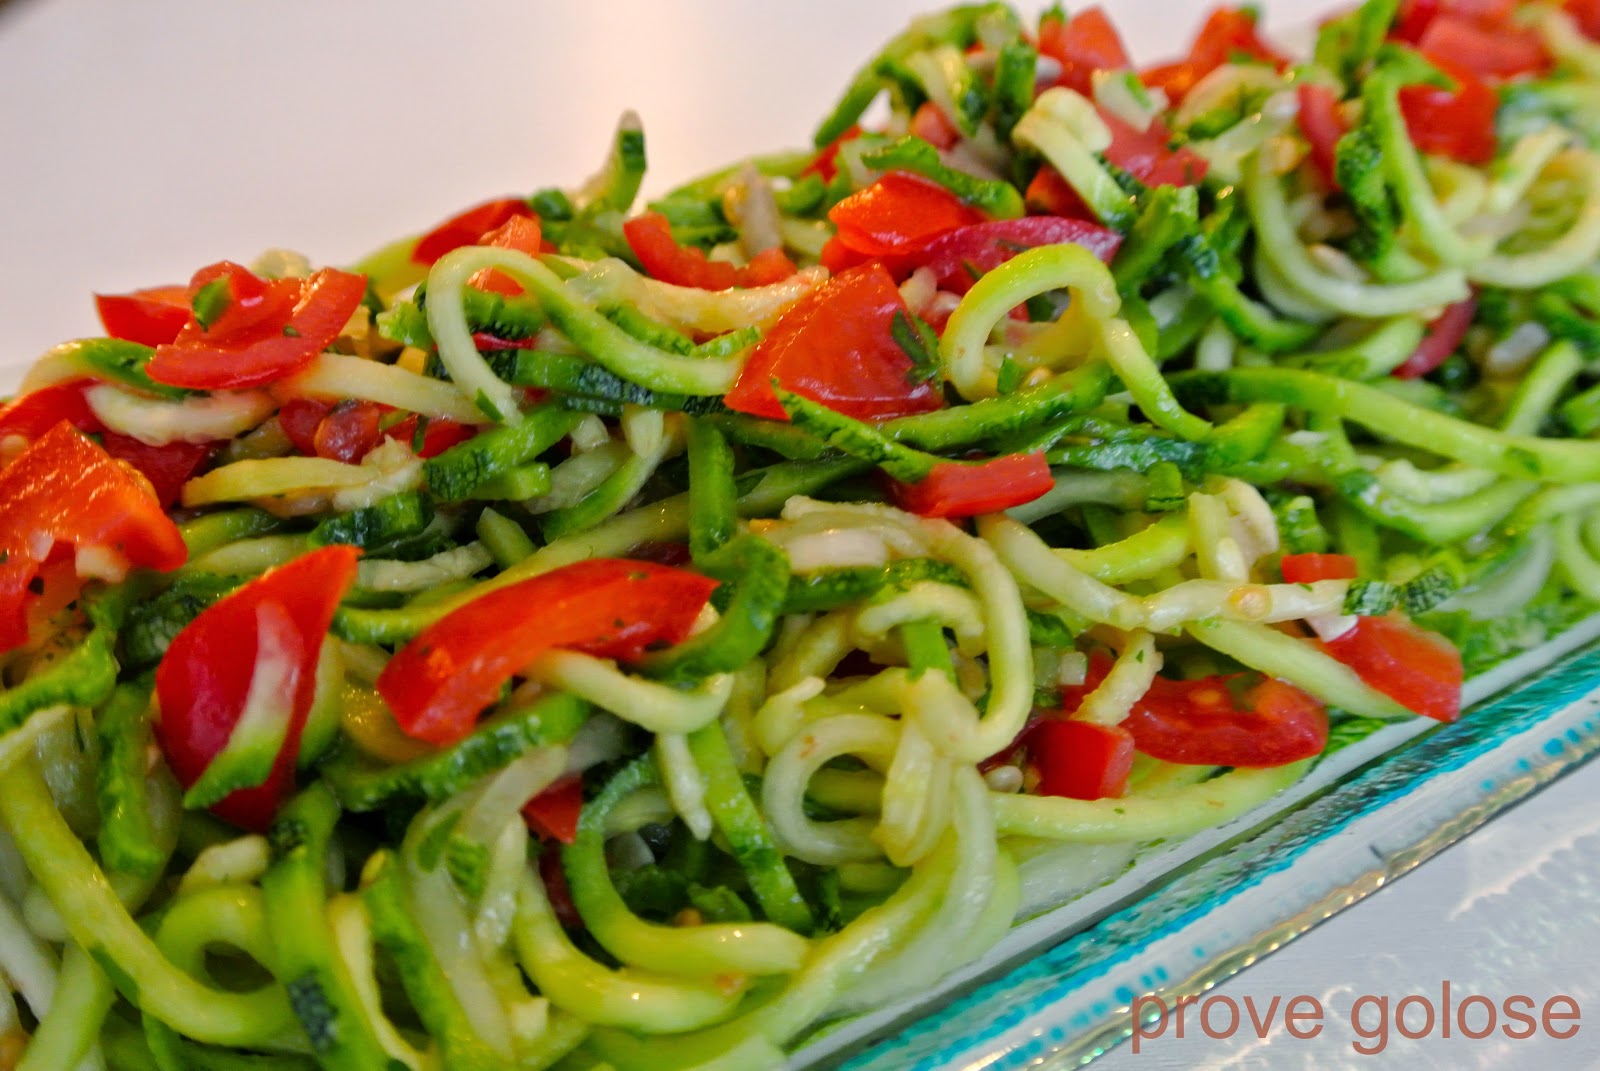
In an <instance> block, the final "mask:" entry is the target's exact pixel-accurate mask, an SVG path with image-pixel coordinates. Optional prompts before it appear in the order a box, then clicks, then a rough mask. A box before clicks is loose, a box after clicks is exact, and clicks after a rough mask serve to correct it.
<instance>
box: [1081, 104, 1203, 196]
mask: <svg viewBox="0 0 1600 1071" xmlns="http://www.w3.org/2000/svg"><path fill="white" fill-rule="evenodd" d="M1100 118H1102V119H1104V120H1105V123H1106V126H1108V127H1110V128H1111V146H1110V147H1109V148H1107V149H1106V160H1107V161H1109V162H1110V163H1112V164H1115V165H1116V166H1117V167H1120V168H1122V170H1124V171H1126V172H1128V173H1129V174H1130V175H1132V176H1133V177H1134V178H1136V179H1138V180H1139V181H1140V182H1142V183H1144V184H1145V185H1146V186H1194V185H1198V184H1199V182H1200V180H1201V179H1203V178H1205V177H1206V168H1207V167H1208V166H1209V165H1207V163H1206V161H1205V158H1204V157H1202V156H1199V155H1197V154H1195V153H1193V152H1190V151H1189V150H1188V149H1174V148H1172V146H1171V142H1172V131H1170V130H1168V129H1167V125H1166V124H1165V123H1163V122H1162V121H1161V120H1159V119H1157V120H1155V121H1154V122H1152V123H1151V124H1150V126H1149V127H1148V128H1146V129H1145V130H1142V131H1140V130H1135V129H1134V128H1133V127H1131V126H1129V125H1128V124H1127V123H1124V122H1123V121H1122V120H1121V119H1118V118H1117V117H1116V116H1114V115H1107V114H1106V113H1105V112H1101V113H1100Z"/></svg>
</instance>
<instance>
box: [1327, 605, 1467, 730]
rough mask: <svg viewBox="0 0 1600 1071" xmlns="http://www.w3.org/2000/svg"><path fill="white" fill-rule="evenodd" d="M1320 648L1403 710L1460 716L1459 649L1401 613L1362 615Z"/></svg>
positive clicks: (1439, 716)
mask: <svg viewBox="0 0 1600 1071" xmlns="http://www.w3.org/2000/svg"><path fill="white" fill-rule="evenodd" d="M1323 647H1324V648H1325V649H1326V650H1327V652H1328V653H1329V654H1330V655H1332V656H1333V657H1334V658H1336V659H1338V660H1339V661H1341V662H1343V663H1344V664H1345V665H1347V666H1349V667H1350V668H1351V669H1353V670H1355V671H1356V674H1357V675H1358V676H1360V678H1361V679H1362V680H1364V681H1366V682H1367V684H1369V685H1371V686H1372V687H1373V688H1375V689H1376V690H1378V691H1380V692H1382V693H1383V694H1384V695H1386V696H1388V697H1389V698H1390V699H1393V700H1394V701H1395V702H1397V703H1399V704H1400V705H1401V706H1403V707H1405V708H1406V709H1407V710H1410V711H1412V712H1414V713H1417V714H1422V715H1426V716H1427V717H1430V718H1434V719H1436V720H1438V721H1455V720H1456V719H1457V718H1459V717H1460V716H1461V680H1462V676H1463V674H1462V666H1461V652H1460V651H1458V650H1456V648H1455V646H1454V645H1453V644H1451V643H1450V641H1449V640H1446V639H1445V638H1444V637H1443V636H1440V635H1439V634H1438V633H1436V632H1429V631H1427V630H1426V629H1423V628H1419V627H1417V626H1416V625H1414V624H1412V623H1411V622H1410V621H1407V620H1406V619H1405V618H1403V617H1394V616H1390V617H1362V618H1357V620H1356V624H1355V627H1354V628H1352V629H1350V630H1349V631H1348V632H1346V633H1345V634H1344V635H1342V636H1340V637H1338V638H1337V639H1333V640H1326V641H1324V642H1323Z"/></svg>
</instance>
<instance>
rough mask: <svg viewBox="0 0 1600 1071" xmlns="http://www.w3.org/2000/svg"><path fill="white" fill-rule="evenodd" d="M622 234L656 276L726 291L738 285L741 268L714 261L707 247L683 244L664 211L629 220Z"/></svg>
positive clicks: (643, 263)
mask: <svg viewBox="0 0 1600 1071" xmlns="http://www.w3.org/2000/svg"><path fill="white" fill-rule="evenodd" d="M622 234H623V236H624V237H625V238H627V239H628V245H629V247H630V248H631V249H632V250H633V255H634V256H636V257H638V258H639V263H640V264H642V265H644V270H645V271H646V273H648V274H649V276H650V277H651V278H652V279H660V280H661V281H662V282H664V283H671V284H672V285H674V286H692V287H697V288H699V289H701V290H726V289H728V288H729V287H731V286H736V285H738V282H739V270H738V269H737V268H735V267H734V266H733V265H732V264H728V263H726V262H724V261H720V260H711V259H710V258H709V257H707V256H706V254H705V251H704V250H701V249H695V248H694V247H692V246H681V245H679V244H678V240H677V239H676V238H674V237H673V236H672V225H671V224H670V223H668V222H667V217H666V216H664V215H662V214H661V213H660V212H645V213H643V214H642V215H638V216H635V217H634V218H633V219H630V220H628V222H626V223H624V224H623V225H622Z"/></svg>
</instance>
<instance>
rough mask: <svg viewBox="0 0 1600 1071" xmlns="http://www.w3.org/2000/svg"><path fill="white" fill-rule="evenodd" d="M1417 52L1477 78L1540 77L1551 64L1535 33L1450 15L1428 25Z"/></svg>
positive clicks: (1547, 53) (1548, 55)
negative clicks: (1455, 64)
mask: <svg viewBox="0 0 1600 1071" xmlns="http://www.w3.org/2000/svg"><path fill="white" fill-rule="evenodd" d="M1418 48H1419V49H1420V50H1421V52H1422V53H1423V54H1424V55H1426V56H1428V57H1429V58H1431V59H1436V58H1438V57H1443V58H1444V59H1446V60H1451V61H1454V62H1455V63H1457V64H1459V65H1460V66H1461V67H1463V68H1465V69H1466V70H1469V71H1471V72H1472V73H1473V74H1475V75H1477V76H1478V77H1480V78H1497V79H1498V78H1512V77H1515V76H1516V75H1519V74H1542V73H1544V72H1546V71H1548V70H1549V69H1550V67H1551V65H1552V63H1553V60H1552V59H1551V57H1550V53H1549V52H1548V51H1546V50H1545V47H1544V42H1543V40H1541V38H1540V37H1539V35H1538V34H1537V33H1535V32H1534V31H1532V30H1526V29H1523V28H1522V27H1520V26H1511V25H1493V26H1486V25H1482V24H1480V23H1476V22H1472V21H1470V20H1468V19H1465V18H1460V17H1457V16H1456V15H1454V14H1453V13H1452V14H1445V15H1440V16H1439V17H1438V18H1436V19H1434V20H1433V21H1432V22H1430V23H1429V24H1428V28H1427V30H1426V31H1425V32H1424V33H1423V35H1422V40H1421V41H1420V42H1419V43H1418Z"/></svg>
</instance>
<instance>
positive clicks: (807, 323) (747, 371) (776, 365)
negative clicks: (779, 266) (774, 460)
mask: <svg viewBox="0 0 1600 1071" xmlns="http://www.w3.org/2000/svg"><path fill="white" fill-rule="evenodd" d="M896 316H902V317H909V316H910V312H909V311H908V310H907V309H906V303H905V301H904V300H902V299H901V297H900V291H899V289H898V288H897V287H896V286H895V285H894V280H893V279H892V278H890V276H889V273H888V271H886V270H885V269H884V267H883V265H882V264H878V263H876V262H874V263H871V264H865V265H862V266H861V267H858V268H852V269H850V270H849V271H847V272H845V273H844V274H842V275H837V276H835V277H834V278H832V279H829V280H828V281H827V282H825V283H823V284H821V285H820V286H818V287H817V288H816V289H814V290H812V291H810V292H808V293H806V294H805V295H803V296H802V297H800V299H799V300H797V301H795V302H794V303H793V304H792V305H790V306H789V307H788V308H786V309H784V311H783V313H782V315H780V316H779V317H778V320H777V322H776V323H774V324H773V325H772V329H771V330H770V331H768V332H767V334H766V337H765V338H763V339H762V340H761V342H760V343H759V344H757V346H756V349H755V352H754V353H752V354H751V355H750V359H749V361H748V362H746V364H745V366H744V370H743V371H742V372H741V373H740V374H739V379H738V381H737V382H736V383H734V385H733V389H732V390H730V391H728V394H727V397H726V399H725V400H726V402H727V404H728V407H729V408H730V409H737V410H738V411H740V412H741V413H751V414H754V415H756V416H764V417H772V418H774V419H777V420H785V419H787V417H786V416H785V414H784V411H783V407H782V406H781V405H779V404H778V396H777V395H776V394H774V393H773V392H772V380H773V379H774V378H776V379H777V380H778V385H779V386H781V387H783V389H784V390H788V391H793V392H794V393H796V394H799V395H802V396H804V397H806V398H810V399H811V400H812V401H815V402H821V403H822V404H823V405H826V406H827V407H828V408H830V409H833V410H836V411H837V412H840V413H843V414H845V415H846V416H851V417H855V418H856V419H858V420H887V419H889V418H890V417H897V416H905V415H907V414H910V413H923V412H927V411H928V410H931V409H938V408H939V407H940V406H941V405H943V404H944V399H943V397H942V396H941V394H940V392H939V391H938V389H937V388H936V387H935V386H934V385H932V384H930V383H928V382H926V381H924V380H922V379H919V378H917V377H916V376H915V375H913V373H914V371H915V369H914V367H913V365H912V361H911V358H910V357H909V356H908V355H907V354H906V352H905V351H904V350H903V349H901V347H900V344H899V343H898V342H896V341H895V337H894V332H893V328H894V320H895V317H896Z"/></svg>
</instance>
